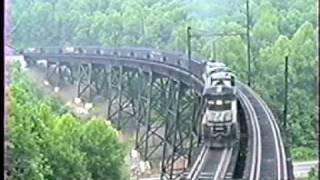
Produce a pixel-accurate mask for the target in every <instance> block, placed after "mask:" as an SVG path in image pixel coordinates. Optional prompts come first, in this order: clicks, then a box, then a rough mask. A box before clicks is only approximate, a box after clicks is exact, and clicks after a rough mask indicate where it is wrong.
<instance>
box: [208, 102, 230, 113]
mask: <svg viewBox="0 0 320 180" xmlns="http://www.w3.org/2000/svg"><path fill="white" fill-rule="evenodd" d="M208 109H209V110H210V111H226V110H231V101H222V100H215V101H213V100H210V101H208Z"/></svg>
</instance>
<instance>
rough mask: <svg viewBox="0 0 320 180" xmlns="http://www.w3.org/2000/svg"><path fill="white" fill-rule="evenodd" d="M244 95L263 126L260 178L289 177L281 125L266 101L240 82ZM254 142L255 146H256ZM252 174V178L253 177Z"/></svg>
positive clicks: (261, 126) (239, 85)
mask: <svg viewBox="0 0 320 180" xmlns="http://www.w3.org/2000/svg"><path fill="white" fill-rule="evenodd" d="M238 87H239V89H240V90H241V92H242V93H244V94H245V96H244V95H243V97H244V98H245V99H247V102H248V104H249V103H250V104H251V105H252V107H253V109H254V111H255V113H256V114H257V120H258V124H259V126H260V128H261V132H260V136H261V144H260V145H259V146H258V147H260V148H261V153H260V158H261V165H260V166H259V167H260V168H261V169H260V175H259V176H257V178H258V179H278V180H280V179H288V172H287V171H288V169H287V162H286V154H285V149H284V144H283V142H282V138H281V134H280V130H279V127H278V125H277V123H276V120H275V118H274V116H273V114H272V112H271V110H270V109H269V108H268V106H267V105H266V103H265V102H264V101H263V100H262V99H261V98H260V97H259V96H258V95H257V94H256V93H254V92H253V91H252V90H251V89H250V88H248V87H247V86H246V85H244V84H241V83H238ZM254 144H255V143H254ZM254 144H253V146H255V145H254ZM251 177H252V176H251V175H250V179H251Z"/></svg>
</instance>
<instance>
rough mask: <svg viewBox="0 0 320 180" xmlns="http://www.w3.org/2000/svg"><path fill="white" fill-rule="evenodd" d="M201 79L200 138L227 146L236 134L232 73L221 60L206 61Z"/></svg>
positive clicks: (233, 140) (235, 101)
mask: <svg viewBox="0 0 320 180" xmlns="http://www.w3.org/2000/svg"><path fill="white" fill-rule="evenodd" d="M203 79H204V82H205V86H204V90H203V97H204V100H205V112H204V116H203V119H202V132H203V137H204V141H205V143H206V144H207V146H209V147H210V148H223V147H231V146H233V145H234V144H235V143H236V142H237V139H238V136H239V134H238V133H237V130H238V127H237V126H238V123H237V99H236V88H235V77H234V74H233V73H232V72H231V71H230V69H229V68H227V67H226V66H225V64H223V63H221V62H207V64H206V66H205V72H204V74H203Z"/></svg>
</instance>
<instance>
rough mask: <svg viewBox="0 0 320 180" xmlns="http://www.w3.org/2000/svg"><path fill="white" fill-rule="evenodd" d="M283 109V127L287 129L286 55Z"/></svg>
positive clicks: (286, 59) (286, 60)
mask: <svg viewBox="0 0 320 180" xmlns="http://www.w3.org/2000/svg"><path fill="white" fill-rule="evenodd" d="M284 66H285V67H284V79H285V82H284V109H283V127H284V130H285V131H287V108H288V56H286V57H285V64H284Z"/></svg>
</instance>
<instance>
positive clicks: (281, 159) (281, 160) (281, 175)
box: [249, 89, 288, 179]
mask: <svg viewBox="0 0 320 180" xmlns="http://www.w3.org/2000/svg"><path fill="white" fill-rule="evenodd" d="M249 91H250V92H251V93H252V94H254V95H255V97H257V100H258V102H259V103H260V105H261V107H262V108H263V109H264V111H265V112H266V113H267V117H268V120H269V122H270V124H271V128H272V132H273V134H274V141H275V142H276V153H277V156H276V157H277V175H278V176H277V179H288V172H287V162H286V153H285V149H284V145H283V141H282V138H281V133H280V129H279V126H278V124H277V121H276V118H275V117H274V115H273V113H272V112H271V110H270V108H269V107H268V106H267V104H266V103H265V102H264V101H263V100H262V98H261V97H260V96H258V95H257V94H256V93H255V92H253V90H252V89H249Z"/></svg>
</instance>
